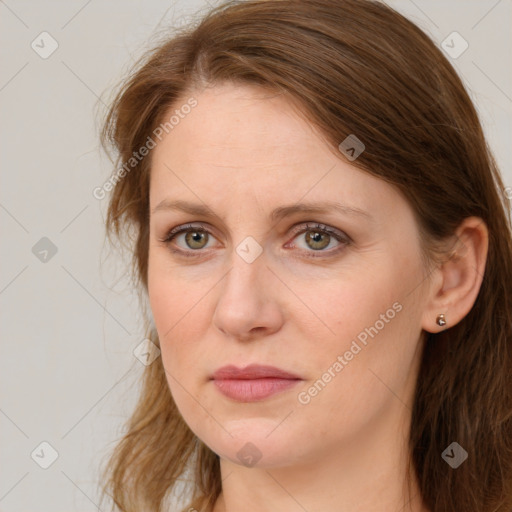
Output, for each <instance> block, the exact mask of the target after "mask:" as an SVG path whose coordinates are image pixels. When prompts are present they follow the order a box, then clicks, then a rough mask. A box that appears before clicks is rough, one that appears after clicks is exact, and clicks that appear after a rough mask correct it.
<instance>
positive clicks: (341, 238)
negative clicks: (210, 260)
mask: <svg viewBox="0 0 512 512" xmlns="http://www.w3.org/2000/svg"><path fill="white" fill-rule="evenodd" d="M301 226H302V228H301V229H300V230H297V231H296V232H295V233H294V236H293V238H295V237H296V236H298V235H301V234H303V233H305V232H307V231H313V230H314V231H319V232H320V233H322V234H326V235H329V236H332V237H334V238H335V239H336V240H337V241H338V242H342V243H343V244H344V245H343V247H341V248H340V247H337V248H335V249H332V250H329V251H323V250H319V251H312V250H311V251H306V253H312V252H319V253H323V254H322V255H320V256H315V255H313V254H308V255H307V256H306V257H310V258H322V257H328V256H333V255H334V254H337V253H338V252H340V251H341V250H343V249H344V248H345V247H347V246H349V245H350V244H351V243H352V239H351V238H350V237H349V236H348V235H346V234H345V233H343V232H341V231H338V230H333V229H331V228H329V227H328V226H326V225H324V224H318V223H306V224H305V225H301ZM190 231H192V232H193V231H199V232H205V233H208V235H212V236H213V234H212V232H211V231H210V230H209V229H208V228H207V227H206V226H205V225H203V224H195V225H194V224H184V225H183V226H178V227H176V228H173V229H171V230H170V231H169V232H168V233H167V235H166V236H165V237H164V238H162V239H159V242H162V243H163V244H164V245H166V246H168V247H169V250H170V251H172V252H173V253H177V254H179V255H182V256H185V257H187V258H197V257H201V256H202V254H201V252H203V251H201V250H200V249H196V250H192V249H191V250H189V251H186V250H183V249H174V248H172V247H170V245H171V242H172V241H173V240H174V238H176V237H177V236H178V235H180V234H181V233H187V232H190Z"/></svg>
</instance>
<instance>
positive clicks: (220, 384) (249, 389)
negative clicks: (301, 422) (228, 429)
mask: <svg viewBox="0 0 512 512" xmlns="http://www.w3.org/2000/svg"><path fill="white" fill-rule="evenodd" d="M211 380H212V381H213V383H214V384H215V386H216V388H217V389H218V391H220V392H221V393H222V394H223V395H224V396H226V397H228V398H230V399H232V400H235V401H237V402H256V401H261V400H264V399H266V398H268V397H270V396H272V395H275V394H277V393H281V392H283V391H285V390H287V389H290V388H292V387H293V386H296V385H297V384H298V383H299V382H302V379H301V378H300V377H299V376H298V375H294V374H292V373H289V372H286V371H284V370H282V369H280V368H276V367H274V366H263V365H256V364H252V365H249V366H247V367H245V368H237V367H236V366H233V365H230V366H223V367H222V368H219V369H218V370H217V371H216V372H215V373H214V374H213V375H212V377H211Z"/></svg>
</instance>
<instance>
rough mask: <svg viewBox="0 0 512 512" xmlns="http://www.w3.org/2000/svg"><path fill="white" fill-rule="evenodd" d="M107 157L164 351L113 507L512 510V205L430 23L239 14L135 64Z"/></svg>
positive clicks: (324, 13) (120, 221) (261, 9)
mask: <svg viewBox="0 0 512 512" xmlns="http://www.w3.org/2000/svg"><path fill="white" fill-rule="evenodd" d="M103 141H104V144H105V146H107V145H109V144H110V145H111V146H112V147H113V149H114V150H115V151H116V152H117V156H118V163H119V166H118V168H119V169H120V172H119V173H118V176H117V179H116V180H115V187H114V190H113V192H112V196H111V198H110V203H109V211H108V218H107V227H108V229H109V233H110V234H115V235H117V236H119V237H122V236H123V235H126V236H130V234H131V235H133V233H135V240H134V249H133V251H134V252H133V263H134V270H135V276H136V277H137V278H138V280H139V283H140V289H141V292H142V295H143V298H147V299H148V301H149V305H150V308H151V314H150V315H148V321H147V326H146V332H147V337H148V338H149V339H151V341H152V343H154V344H155V345H156V346H157V347H159V349H160V351H161V358H157V359H156V360H155V361H154V362H153V363H152V364H148V366H147V367H146V369H145V374H144V385H143V389H142V394H141V396H140V401H139V403H138V405H137V408H136V410H135V411H134V413H133V415H132V417H131V418H130V420H129V422H128V424H127V432H126V435H125V436H124V437H123V439H122V440H121V441H120V443H119V445H118V446H117V448H116V450H115V453H114V454H113V456H112V459H111V460H110V463H109V467H108V468H107V470H108V472H107V477H108V483H107V485H106V486H105V491H106V493H108V494H110V495H111V496H112V497H113V500H114V502H115V504H116V510H122V511H141V510H148V511H149V510H155V511H156V510H203V511H207V510H208V511H214V512H231V511H240V510H244V511H249V512H250V511H262V510H279V511H292V510H293V511H294V510H307V511H310V512H313V511H316V510H343V511H347V512H354V511H362V510H364V511H369V510H379V511H384V512H388V511H389V512H396V511H398V510H401V511H406V510H407V511H414V512H420V511H422V512H424V511H430V512H449V511H450V512H452V511H454V510H457V511H468V512H469V511H482V512H484V511H485V512H487V511H489V512H490V511H501V512H505V511H509V510H511V509H512V415H511V411H512V398H511V395H512V383H511V375H512V372H511V366H512V360H511V348H512V296H511V289H510V283H511V282H512V236H511V225H510V216H509V214H508V209H509V208H510V204H509V202H508V200H507V198H506V195H505V193H504V184H503V182H502V179H501V177H500V174H499V171H498V169H497V167H496V164H495V161H494V160H493V157H492V155H491V153H490V151H489V150H488V148H487V146H486V141H485V139H484V135H483V133H482V128H481V125H480V122H479V119H478V117H477V114H476V112H475V108H474V106H473V105H472V103H471V101H470V99H469V97H468V94H467V92H466V91H465V89H464V87H463V85H462V83H461V81H460V79H459V78H458V76H457V74H456V73H455V71H454V69H453V68H452V66H451V64H450V63H449V62H448V61H447V59H446V58H445V57H444V56H443V54H442V52H441V51H440V50H439V49H438V48H437V47H436V45H435V44H434V43H433V42H432V41H431V40H430V39H429V38H428V37H427V36H426V35H425V34H424V33H423V32H422V31H421V30H420V29H419V28H417V27H416V26H415V25H414V24H412V23H411V22H409V21H408V20H407V19H405V18H404V17H403V16H401V15H400V14H398V13H397V12H395V11H394V10H392V9H390V8H389V7H387V6H386V5H385V4H384V3H380V2H372V1H366V0H364V1H362V0H301V1H295V0H265V1H245V2H242V3H233V2H231V3H228V4H225V5H223V6H221V7H218V8H216V9H214V10H212V12H210V13H209V14H208V15H206V16H205V17H204V19H203V20H202V21H201V23H199V24H198V25H197V26H196V27H193V28H188V29H187V30H184V31H183V32H182V33H180V34H179V35H177V36H173V37H172V38H170V39H169V40H168V41H165V42H164V43H162V44H161V45H159V46H158V47H157V48H155V49H154V50H153V51H152V52H150V53H149V54H148V55H147V56H146V57H145V58H144V59H143V60H142V61H141V62H140V63H139V64H138V65H137V67H136V69H135V71H134V73H133V74H132V75H131V76H130V78H129V80H128V81H127V82H126V83H125V84H123V86H122V87H121V89H120V91H119V93H118V95H117V97H116V99H115V101H114V102H113V104H112V106H111V109H110V111H109V114H108V117H107V119H106V121H105V126H104V132H103ZM507 215H508V216H507ZM132 230H135V231H132ZM185 483H188V484H190V485H188V486H187V485H186V486H185V490H188V491H190V492H192V495H190V496H185V497H184V498H183V497H182V501H181V505H180V507H177V506H176V505H175V504H174V503H175V501H173V500H174V498H176V496H177V495H178V494H179V491H180V490H182V489H183V485H184V484H185Z"/></svg>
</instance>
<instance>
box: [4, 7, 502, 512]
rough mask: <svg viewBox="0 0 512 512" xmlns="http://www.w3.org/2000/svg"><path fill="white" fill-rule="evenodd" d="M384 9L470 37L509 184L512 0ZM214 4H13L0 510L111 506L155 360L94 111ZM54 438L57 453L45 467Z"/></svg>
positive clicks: (470, 76)
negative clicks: (115, 229)
mask: <svg viewBox="0 0 512 512" xmlns="http://www.w3.org/2000/svg"><path fill="white" fill-rule="evenodd" d="M387 3H388V4H390V5H391V6H392V7H394V8H396V9H397V10H399V11H400V12H403V13H404V14H405V15H406V16H407V17H409V18H410V19H411V20H412V21H414V22H415V23H417V24H418V25H419V26H420V27H421V28H423V29H424V30H425V31H426V32H427V33H428V34H429V35H430V36H431V37H432V38H433V39H434V40H435V41H436V42H437V43H438V44H441V42H442V41H443V40H444V39H445V38H446V37H447V36H448V35H449V34H451V33H452V32H453V31H457V32H459V33H460V34H461V35H462V37H463V38H464V39H465V40H466V41H467V42H468V43H469V47H468V49H467V50H466V51H465V52H464V53H463V54H462V55H461V56H460V57H458V58H457V59H452V62H453V63H454V65H455V67H456V69H457V70H458V72H459V74H460V75H461V76H462V78H463V80H464V82H465V84H466V86H467V88H468V90H469V92H470V94H471V97H472V98H473V100H474V101H475V103H476V105H477V108H478V111H479V112H480V115H481V119H482V122H483V124H484V128H485V131H486V133H487V136H488V140H489V143H490V146H491V148H492V150H493V151H494V154H495V156H496V158H497V161H498V164H499V165H500V167H501V169H502V173H503V177H504V181H505V184H506V185H507V186H511V187H512V171H511V152H510V143H511V137H510V135H511V118H512V116H511V107H512V105H511V104H512V99H511V97H512V71H511V66H510V62H511V60H510V58H511V32H510V20H511V14H512V2H511V1H510V0H502V1H496V0H472V1H467V0H465V1H462V0H459V1H453V0H452V1H445V2H432V1H426V0H415V1H414V2H413V1H412V0H394V1H391V0H390V1H389V2H387ZM201 7H202V8H207V7H208V4H207V3H206V2H204V1H203V2H202V1H199V0H196V1H185V0H182V1H174V2H163V1H156V0H145V1H144V2H142V1H140V0H139V1H133V2H121V1H120V0H113V1H108V2H100V1H98V0H92V1H89V2H88V1H86V0H75V1H67V2H65V1H57V0H51V1H46V2H36V1H34V0H32V1H25V2H16V1H14V0H5V2H0V39H1V45H0V55H1V61H2V65H1V67H0V108H1V121H2V122H1V130H2V132H1V139H0V140H1V152H0V155H1V162H2V175H1V179H2V186H1V189H0V194H1V195H0V207H1V208H0V221H1V228H2V231H1V232H2V249H1V250H2V253H1V256H2V265H1V274H0V302H1V304H0V308H1V309H0V311H1V324H0V325H1V345H0V350H1V353H0V392H1V394H0V432H1V445H0V446H1V452H0V453H1V455H0V457H1V462H0V511H4V512H19V511H32V512H50V511H51V512H56V511H70V510H73V511H84V512H87V511H93V510H98V507H97V504H98V502H99V501H98V479H99V473H98V471H99V465H100V463H101V460H102V457H103V456H104V455H105V454H106V453H107V452H108V450H110V449H111V448H112V446H113V443H114V441H115V439H116V438H117V436H119V435H120V433H121V425H122V422H123V421H124V420H125V419H126V417H127V415H128V414H129V412H130V410H131V408H132V407H133V405H134V403H135V400H136V398H137V380H136V379H137V377H138V376H139V375H140V374H141V372H142V370H143V368H144V366H143V364H142V363H140V362H139V361H138V360H137V359H136V358H135V357H134V355H133V350H134V349H135V348H136V347H137V346H138V345H139V344H140V343H141V341H142V337H143V336H142V331H141V325H140V315H139V314H138V312H137V303H136V296H135V294H134V293H132V292H130V283H129V281H128V280H127V279H126V271H127V269H126V268H124V267H123V263H122V262H121V261H119V259H118V258H117V257H108V246H104V226H103V221H104V216H105V209H106V201H107V200H106V199H104V200H102V201H100V200H97V199H95V198H94V197H93V194H92V191H93V189H94V188H95V187H98V186H101V184H102V183H103V182H104V181H105V180H106V179H107V178H108V177H109V175H110V173H111V172H112V171H113V170H114V169H113V168H112V166H111V165H110V163H109V162H108V160H107V159H106V158H105V157H104V156H102V155H101V151H100V149H99V142H98V128H99V123H98V119H99V118H98V116H97V111H98V109H97V104H98V102H100V103H99V104H100V105H101V101H103V102H105V103H107V102H108V98H109V97H110V95H111V88H112V86H113V85H114V84H115V83H117V82H118V80H119V79H120V78H121V76H122V74H123V72H125V71H126V70H127V69H128V68H129V66H130V64H131V63H132V62H133V61H134V59H135V58H136V57H137V56H139V55H140V54H141V52H142V51H143V50H144V49H145V48H146V47H148V46H149V45H150V43H148V41H150V38H151V37H152V35H153V34H155V30H157V29H158V30H160V29H162V28H164V27H166V26H169V25H171V24H174V25H179V24H181V23H182V22H183V20H186V17H187V15H188V14H189V13H191V12H194V11H196V10H197V9H199V8H201ZM43 31H46V32H48V33H49V34H50V35H51V37H52V38H54V39H55V40H56V41H57V43H58V48H57V50H56V51H55V52H54V53H53V54H51V55H50V56H49V57H47V58H42V57H41V56H40V54H39V53H36V51H35V50H34V49H33V48H32V46H31V44H32V42H33V41H35V43H34V45H38V46H36V47H37V48H38V51H39V52H43V53H44V52H48V51H49V49H51V40H50V39H49V38H48V36H39V35H40V34H41V32H43ZM41 38H43V42H41ZM45 38H46V39H45ZM511 191H512V189H511ZM43 238H44V240H42V241H41V239H43ZM46 239H48V240H46ZM49 241H50V242H49ZM34 246H35V249H34ZM55 250H56V253H55V254H52V251H55ZM44 251H48V252H47V253H45V252H44ZM41 258H42V259H43V260H44V259H45V258H46V261H41ZM126 264H127V263H126V262H124V265H126ZM42 442H47V443H49V444H50V445H51V446H52V447H53V449H54V450H56V452H57V453H58V458H57V459H56V460H55V462H54V463H53V464H52V465H51V466H50V467H48V469H43V468H42V467H40V464H43V465H44V464H45V461H46V463H48V462H49V461H50V460H51V456H52V449H51V448H49V447H48V446H46V445H42V446H41V443H42ZM34 450H35V452H34ZM31 454H33V455H32V456H31ZM38 462H39V464H38Z"/></svg>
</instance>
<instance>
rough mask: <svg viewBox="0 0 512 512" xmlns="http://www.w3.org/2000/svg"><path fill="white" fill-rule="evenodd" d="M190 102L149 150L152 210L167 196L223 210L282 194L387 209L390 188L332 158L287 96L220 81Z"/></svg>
mask: <svg viewBox="0 0 512 512" xmlns="http://www.w3.org/2000/svg"><path fill="white" fill-rule="evenodd" d="M193 97H194V98H195V99H196V100H197V106H195V107H194V108H193V109H192V110H191V111H190V113H189V114H187V115H185V116H183V118H182V119H181V120H180V122H179V123H178V124H177V125H176V126H174V128H173V129H172V130H171V131H170V132H169V133H168V134H167V135H165V136H164V137H163V138H162V140H161V141H160V142H158V144H157V147H156V148H155V149H154V150H153V155H152V170H151V194H150V195H151V198H150V202H151V207H152V208H154V207H155V205H157V204H158V203H159V202H161V201H162V200H163V199H166V198H168V197H169V195H170V196H172V199H183V198H185V197H186V198H187V199H190V200H194V201H195V202H203V203H207V204H219V205H224V207H226V206H228V205H234V204H237V202H244V203H248V202H250V201H253V203H258V205H261V204H262V203H263V202H266V200H267V199H270V198H273V199H276V198H277V197H279V198H280V202H281V203H283V202H284V203H286V204H289V203H293V202H296V201H299V200H300V199H301V198H304V199H307V200H308V201H316V200H326V199H332V200H336V201H339V202H341V203H344V204H347V205H357V206H358V207H359V208H361V209H371V206H372V205H375V204H376V202H377V201H379V200H380V201H381V202H382V201H383V200H384V201H385V200H386V197H383V195H384V196H385V195H386V194H387V196H388V197H387V200H388V203H389V204H388V205H387V206H388V207H391V206H392V202H393V200H394V199H396V197H395V198H394V197H393V195H395V196H396V191H395V190H394V189H393V188H392V187H391V186H390V185H389V184H387V183H386V182H384V181H383V180H380V179H378V178H376V177H374V176H371V175H370V174H368V173H365V172H364V171H361V170H359V169H357V168H355V167H354V166H352V165H350V163H349V162H348V161H347V160H346V159H345V157H344V156H343V155H341V153H340V155H339V156H336V155H334V154H333V152H332V149H331V148H330V147H329V146H328V144H327V143H326V142H325V141H324V139H323V138H322V136H321V135H320V134H319V133H318V131H317V130H316V129H315V128H314V127H313V126H312V125H311V124H310V123H309V122H307V121H306V120H305V119H304V118H303V117H302V116H300V115H299V113H297V111H296V107H294V104H293V103H292V102H290V101H289V100H288V99H287V98H285V97H284V96H282V95H277V94H276V93H273V92H269V91H267V90H264V89H260V88H258V87H253V86H240V85H228V84H225V85H219V86H215V87H212V88H208V89H206V90H204V91H201V92H198V93H195V94H193ZM186 100H187V98H185V99H184V100H181V101H182V102H183V103H185V102H186ZM179 104H181V103H180V102H177V103H176V105H174V106H173V108H172V109H171V111H170V112H171V113H172V111H174V110H175V109H176V108H179ZM273 202H275V201H273ZM274 206H275V205H274ZM384 206H386V205H384Z"/></svg>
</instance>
